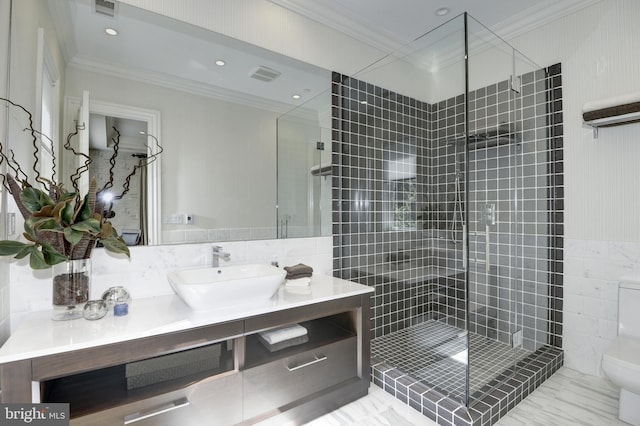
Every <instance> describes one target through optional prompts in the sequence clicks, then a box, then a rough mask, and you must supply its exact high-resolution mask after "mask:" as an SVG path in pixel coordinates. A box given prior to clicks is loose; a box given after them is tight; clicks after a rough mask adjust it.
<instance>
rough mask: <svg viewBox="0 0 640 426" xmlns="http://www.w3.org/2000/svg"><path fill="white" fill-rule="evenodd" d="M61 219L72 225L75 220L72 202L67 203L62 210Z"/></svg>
mask: <svg viewBox="0 0 640 426" xmlns="http://www.w3.org/2000/svg"><path fill="white" fill-rule="evenodd" d="M60 219H62V222H63V223H65V224H67V225H71V222H72V221H73V206H71V203H70V202H67V203H65V206H64V207H63V208H62V210H61V211H60Z"/></svg>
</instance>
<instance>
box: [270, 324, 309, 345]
mask: <svg viewBox="0 0 640 426" xmlns="http://www.w3.org/2000/svg"><path fill="white" fill-rule="evenodd" d="M259 334H260V337H262V338H263V339H264V340H265V341H267V342H268V343H269V344H271V345H275V344H276V343H280V342H284V341H285V340H290V339H295V338H296V337H300V336H305V335H306V334H307V329H306V328H304V327H303V326H301V325H300V324H292V325H285V326H284V327H278V328H274V329H271V330H267V331H262V332H260V333H259Z"/></svg>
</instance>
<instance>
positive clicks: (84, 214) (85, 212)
mask: <svg viewBox="0 0 640 426" xmlns="http://www.w3.org/2000/svg"><path fill="white" fill-rule="evenodd" d="M91 213H92V212H91V206H89V194H87V195H85V196H84V201H83V202H82V209H81V210H80V213H79V214H78V217H77V220H78V222H82V221H83V220H87V219H89V218H90V217H91Z"/></svg>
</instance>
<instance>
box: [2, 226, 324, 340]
mask: <svg viewBox="0 0 640 426" xmlns="http://www.w3.org/2000/svg"><path fill="white" fill-rule="evenodd" d="M214 245H220V246H222V248H223V251H226V252H229V253H230V254H231V260H230V261H229V262H228V264H230V265H233V264H243V263H269V262H271V261H272V260H277V261H278V263H279V264H280V266H281V267H282V266H287V265H295V264H297V263H300V262H302V263H305V264H307V265H310V266H311V267H313V269H314V273H317V274H325V275H331V272H332V271H331V268H332V260H331V256H332V250H333V247H332V239H331V237H317V238H290V239H278V240H256V241H233V242H222V243H201V244H180V245H164V246H139V247H131V260H127V259H126V257H124V258H120V257H116V256H114V255H112V254H110V253H108V252H106V251H105V250H95V251H94V253H93V256H92V258H91V260H92V275H91V294H90V297H91V298H92V299H95V298H98V297H100V295H101V294H102V293H103V292H104V290H106V289H107V288H109V287H111V286H115V285H121V286H124V287H126V288H127V289H128V290H129V291H130V292H131V295H132V297H134V298H143V297H153V296H160V295H167V294H173V290H172V289H171V286H170V285H169V282H168V281H167V278H166V274H167V272H169V271H171V270H173V269H177V268H189V267H193V268H196V267H204V266H209V265H211V255H210V253H211V247H212V246H214ZM10 277H11V289H10V298H11V302H10V306H11V327H12V328H15V327H16V325H17V324H18V323H19V322H20V317H21V316H22V315H24V314H26V313H29V312H31V311H41V310H48V309H51V293H52V290H51V270H50V269H48V270H43V271H34V270H32V269H31V268H29V266H28V265H27V264H26V262H25V261H24V260H23V261H20V262H12V263H11V265H10Z"/></svg>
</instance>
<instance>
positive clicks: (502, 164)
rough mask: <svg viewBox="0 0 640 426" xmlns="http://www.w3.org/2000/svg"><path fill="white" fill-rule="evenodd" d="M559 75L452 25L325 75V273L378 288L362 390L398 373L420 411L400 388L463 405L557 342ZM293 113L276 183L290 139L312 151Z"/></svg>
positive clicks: (285, 119) (492, 39) (462, 24)
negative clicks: (329, 248)
mask: <svg viewBox="0 0 640 426" xmlns="http://www.w3.org/2000/svg"><path fill="white" fill-rule="evenodd" d="M558 73H559V69H554V68H552V67H549V68H541V67H539V66H538V65H536V64H535V63H533V62H532V61H530V60H529V59H528V58H527V57H526V56H524V55H523V54H521V53H520V52H518V51H516V50H515V49H514V48H513V47H511V46H509V45H508V44H507V43H506V42H504V41H503V40H501V39H500V38H499V37H497V36H496V35H495V34H493V33H492V32H491V31H490V30H488V29H487V28H486V27H484V26H483V25H482V24H480V23H479V22H477V21H476V20H474V19H473V18H472V17H470V16H468V15H467V14H462V15H460V16H458V17H456V18H454V19H452V20H451V21H449V22H447V23H446V24H444V25H442V26H440V27H438V28H435V29H433V30H432V31H430V32H428V33H427V34H425V35H424V36H422V37H420V38H419V39H417V40H415V41H414V42H412V43H410V44H408V45H406V46H404V47H402V48H401V49H398V50H397V51H395V52H393V53H391V54H390V55H388V56H386V57H384V58H382V59H380V60H379V61H377V62H376V63H374V64H372V65H371V66H369V67H367V68H366V69H364V70H362V71H360V72H358V73H356V74H354V75H344V74H340V73H335V72H334V73H333V76H332V83H331V84H332V88H331V92H330V99H329V98H328V97H327V98H323V99H322V100H321V101H320V102H321V103H322V104H323V105H326V107H325V108H324V109H325V111H326V110H330V115H329V116H328V117H330V119H329V120H325V121H324V123H323V124H324V125H318V126H317V129H315V132H316V134H317V136H316V135H315V134H314V137H315V138H316V139H323V140H324V139H325V136H326V135H328V136H330V138H331V142H330V143H331V154H332V155H331V156H330V157H325V158H323V159H321V160H319V164H320V168H321V170H322V168H323V167H324V166H325V161H328V162H329V164H330V167H328V168H326V169H325V171H326V172H327V173H328V174H329V176H330V178H331V186H330V187H326V186H325V187H323V188H322V191H324V192H323V193H322V195H320V198H322V197H324V199H325V201H324V203H323V206H330V207H331V213H332V216H331V226H332V228H331V229H332V235H333V241H334V253H335V255H334V275H336V276H338V277H341V278H345V279H349V280H352V281H355V282H359V283H362V284H365V285H369V286H372V287H374V288H375V295H374V296H373V300H372V306H371V324H372V328H371V338H372V353H371V356H372V365H373V372H374V374H373V375H372V377H373V381H374V383H375V382H378V384H380V385H382V386H383V387H384V386H385V383H386V382H385V380H386V378H387V377H389V376H384V377H383V375H384V374H387V373H384V372H393V373H391V378H392V379H393V380H394V381H395V383H396V389H404V399H405V400H406V401H405V402H408V403H410V404H411V405H414V406H417V407H416V408H419V407H422V411H423V412H424V407H425V405H424V404H425V399H424V397H421V398H417V399H414V400H413V404H412V402H411V399H412V398H411V395H410V393H411V392H410V391H409V389H411V390H412V391H414V392H415V389H419V390H421V391H422V393H421V394H422V395H426V394H427V393H429V392H433V394H434V395H435V394H437V395H440V396H441V397H444V398H446V399H448V400H450V401H453V404H454V405H455V404H460V406H462V407H467V408H469V407H472V406H474V404H477V403H478V401H481V400H482V399H483V398H486V397H487V396H488V395H493V394H495V390H496V389H497V388H498V387H499V384H500V383H503V382H505V381H506V380H509V378H510V377H513V376H514V375H516V374H518V372H519V365H521V363H522V361H523V360H527V359H529V358H530V357H531V356H533V355H534V354H535V353H537V351H539V350H541V348H545V347H549V346H554V345H556V346H559V345H557V342H558V339H557V338H558V336H557V329H556V327H555V325H556V324H555V323H554V321H553V312H554V309H555V308H556V306H555V305H554V303H556V299H555V297H556V294H555V293H554V287H553V286H554V284H555V282H554V279H555V277H556V273H557V271H556V268H557V264H556V263H554V258H553V253H554V250H555V248H556V247H555V244H556V241H557V239H556V238H555V237H556V233H557V231H558V229H559V228H558V221H559V220H560V222H561V215H558V214H557V213H558V212H557V211H556V209H557V206H558V204H557V203H556V201H557V197H558V191H557V184H558V179H557V171H558V170H557V168H556V166H555V165H556V163H557V161H556V160H557V153H558V149H561V144H558V141H557V138H553V136H554V134H553V132H554V131H555V129H556V128H555V127H553V126H552V124H554V123H552V121H553V120H556V121H557V114H555V113H554V110H553V108H556V107H557V105H558V104H557V103H555V104H554V101H557V99H553V97H554V96H556V97H557V96H559V95H558V93H559V92H558V91H557V90H554V87H555V86H554V85H556V86H558V85H559V83H558V80H559V78H558V79H555V78H556V77H555V74H558ZM554 79H555V80H554ZM301 115H304V114H301V109H297V110H295V111H292V112H291V113H290V114H286V115H284V116H282V117H280V118H279V120H278V144H279V148H278V157H279V168H278V169H279V180H280V178H281V175H280V173H281V171H280V164H281V163H280V162H281V161H286V153H287V152H288V151H290V150H291V148H290V145H291V144H294V141H297V142H296V143H297V144H298V145H299V147H300V148H299V149H304V150H308V151H309V152H310V151H312V150H313V145H311V148H308V147H307V148H304V146H307V145H308V144H309V142H308V141H309V140H310V139H309V138H308V137H306V136H305V135H307V134H309V129H306V130H305V132H296V130H295V129H296V126H299V117H300V116H301ZM324 116H325V117H327V115H326V114H325V115H324ZM320 121H321V120H319V124H320ZM296 123H297V124H296ZM307 123H308V121H307ZM555 124H557V123H555ZM329 130H330V131H329ZM294 135H297V136H294ZM316 139H311V140H313V141H315V140H316ZM554 144H555V145H554ZM324 146H325V149H326V147H327V146H328V142H326V143H325V144H324ZM281 147H282V150H281V149H280V148H281ZM560 155H561V154H560ZM313 167H314V166H311V167H309V166H307V167H306V169H307V170H306V171H305V173H306V175H311V174H312V171H313ZM282 173H285V170H284V169H283V171H282ZM323 176H326V175H323ZM282 177H283V178H284V177H285V175H283V176H282ZM279 185H280V181H279ZM329 197H331V198H330V200H331V201H329ZM306 200H307V202H308V200H309V198H308V194H307V198H306ZM279 206H281V204H280V200H279ZM325 211H326V210H325ZM279 214H280V212H279ZM283 219H285V217H279V221H282V220H283ZM325 222H326V220H325ZM376 368H377V369H378V372H380V371H382V372H383V373H380V374H376ZM387 385H388V384H387ZM401 394H402V392H401ZM436 399H437V398H436ZM434 413H435V411H434Z"/></svg>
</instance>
